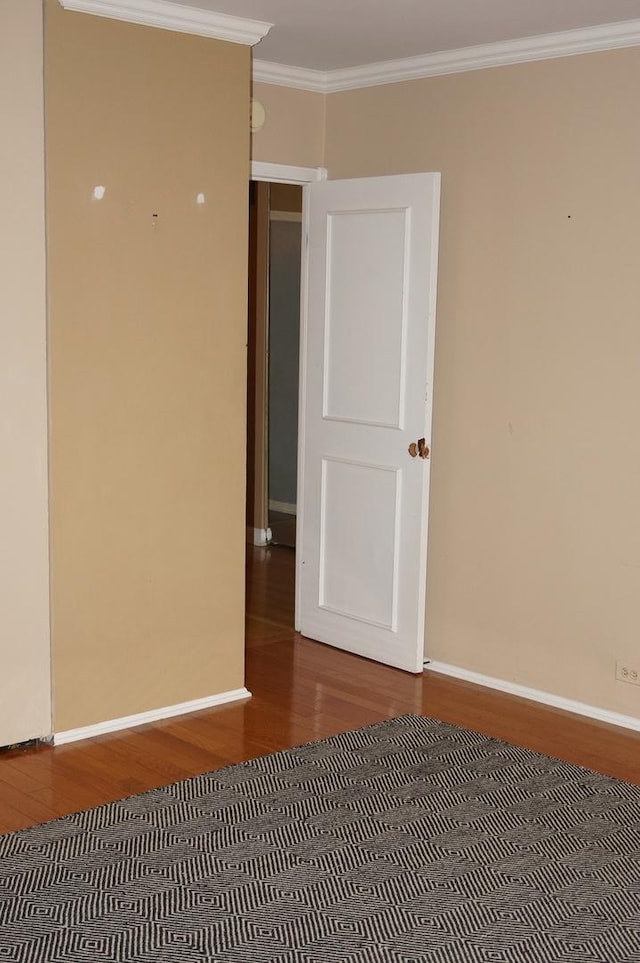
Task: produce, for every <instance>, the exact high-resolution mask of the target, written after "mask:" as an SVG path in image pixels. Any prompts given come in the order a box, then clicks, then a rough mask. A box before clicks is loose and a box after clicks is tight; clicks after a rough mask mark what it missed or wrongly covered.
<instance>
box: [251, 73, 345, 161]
mask: <svg viewBox="0 0 640 963" xmlns="http://www.w3.org/2000/svg"><path fill="white" fill-rule="evenodd" d="M252 96H253V97H255V98H256V99H257V100H259V101H260V102H261V103H262V104H263V105H264V108H265V111H266V119H265V122H264V127H263V128H262V129H261V130H259V131H256V133H255V134H253V136H252V138H251V159H252V160H254V161H264V162H269V163H271V164H291V165H293V166H296V167H321V166H322V164H323V163H324V120H325V106H326V98H325V97H324V95H323V94H316V93H313V92H311V91H308V90H293V89H292V88H290V87H277V86H275V85H273V84H254V85H253V91H252Z"/></svg>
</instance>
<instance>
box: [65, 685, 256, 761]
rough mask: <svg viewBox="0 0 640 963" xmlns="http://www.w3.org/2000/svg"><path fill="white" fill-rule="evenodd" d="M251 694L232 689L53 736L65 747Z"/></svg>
mask: <svg viewBox="0 0 640 963" xmlns="http://www.w3.org/2000/svg"><path fill="white" fill-rule="evenodd" d="M250 698H251V693H250V692H249V690H248V689H245V688H244V686H243V688H242V689H231V690H230V691H229V692H219V693H218V695H214V696H207V697H205V698H204V699H193V700H192V701H191V702H180V703H178V704H177V705H173V706H164V707H163V708H162V709H152V710H151V711H150V712H138V713H136V715H134V716H122V717H121V718H120V719H107V720H106V722H97V723H96V724H95V725H92V726H82V727H81V728H79V729H66V730H65V731H64V732H56V733H55V734H54V736H53V744H54V746H64V745H65V744H66V743H68V742H78V741H79V740H80V739H92V738H94V737H95V736H103V735H105V733H107V732H120V731H121V730H122V729H132V728H134V727H135V726H146V725H149V723H150V722H160V721H161V720H162V719H172V718H173V717H174V716H182V715H185V714H186V713H188V712H202V710H203V709H210V708H212V707H213V706H222V705H226V703H227V702H237V701H239V700H240V699H250Z"/></svg>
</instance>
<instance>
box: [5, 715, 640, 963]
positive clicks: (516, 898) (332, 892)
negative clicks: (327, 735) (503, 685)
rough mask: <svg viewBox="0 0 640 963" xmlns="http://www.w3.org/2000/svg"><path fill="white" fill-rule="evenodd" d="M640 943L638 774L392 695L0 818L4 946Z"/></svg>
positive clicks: (533, 952)
mask: <svg viewBox="0 0 640 963" xmlns="http://www.w3.org/2000/svg"><path fill="white" fill-rule="evenodd" d="M6 960H11V961H18V963H72V961H73V963H102V961H109V963H123V961H127V963H134V961H135V963H151V961H153V963H205V961H207V963H213V961H215V963H232V961H233V963H267V961H269V963H325V961H331V963H337V961H341V963H416V961H429V963H431V961H433V963H489V961H491V963H496V961H504V963H530V961H541V963H556V961H558V963H559V961H571V963H623V961H625V963H638V961H640V787H637V786H632V785H628V784H626V783H621V782H619V781H617V780H615V779H611V778H608V777H606V776H601V775H598V774H596V773H593V772H590V771H588V770H585V769H581V768H578V767H576V766H571V765H568V764H566V763H563V762H559V761H558V760H555V759H550V758H547V757H545V756H541V755H538V754H536V753H534V752H530V751H527V750H524V749H518V748H516V747H514V746H511V745H508V744H506V743H504V742H500V741H497V740H495V739H490V738H487V737H486V736H482V735H479V734H477V733H473V732H468V731H466V730H464V729H460V728H457V727H455V726H451V725H446V724H443V723H440V722H437V721H434V720H431V719H424V718H421V717H417V716H404V717H402V718H399V719H394V720H391V721H388V722H383V723H380V724H377V725H374V726H370V727H368V728H365V729H360V730H357V731H355V732H349V733H346V734H345V735H340V736H336V737H335V738H331V739H325V740H323V741H321V742H315V743H310V744H309V745H306V746H302V747H300V748H298V749H293V750H290V751H287V752H280V753H277V754H275V755H271V756H266V757H264V758H262V759H256V760H254V761H252V762H247V763H242V764H240V765H236V766H231V767H229V768H227V769H222V770H218V771H217V772H212V773H209V774H208V775H205V776H198V777H196V778H194V779H189V780H187V781H186V782H181V783H176V784H174V785H171V786H167V787H165V788H162V789H157V790H153V791H151V792H148V793H144V794H142V795H139V796H132V797H130V798H129V799H125V800H122V801H121V802H116V803H112V804H109V805H106V806H101V807H99V808H97V809H92V810H88V811H86V812H81V813H78V814H77V815H73V816H69V817H66V818H64V819H59V820H56V821H54V822H50V823H46V824H43V825H40V826H36V827H33V828H31V829H28V830H24V831H22V832H17V833H12V834H10V835H8V836H0V961H6Z"/></svg>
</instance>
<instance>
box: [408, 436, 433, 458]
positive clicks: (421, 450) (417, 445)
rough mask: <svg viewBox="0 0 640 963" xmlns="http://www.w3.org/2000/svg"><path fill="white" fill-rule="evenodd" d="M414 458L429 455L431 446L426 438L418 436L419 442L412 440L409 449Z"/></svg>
mask: <svg viewBox="0 0 640 963" xmlns="http://www.w3.org/2000/svg"><path fill="white" fill-rule="evenodd" d="M407 451H408V452H409V454H410V455H411V457H412V458H416V456H417V455H420V457H421V458H428V457H429V446H428V444H427V442H426V439H425V438H418V440H417V442H416V441H412V442H411V444H410V445H409V448H408V449H407Z"/></svg>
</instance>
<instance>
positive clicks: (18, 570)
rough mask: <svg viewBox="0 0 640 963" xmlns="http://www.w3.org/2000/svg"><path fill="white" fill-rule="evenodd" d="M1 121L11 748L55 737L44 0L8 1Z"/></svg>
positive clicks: (2, 418) (6, 662)
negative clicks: (51, 655) (51, 642)
mask: <svg viewBox="0 0 640 963" xmlns="http://www.w3.org/2000/svg"><path fill="white" fill-rule="evenodd" d="M0 120H1V130H2V133H1V135H0V136H1V137H2V145H3V146H2V149H0V211H1V217H0V463H1V467H0V745H7V744H10V743H13V742H19V741H23V740H26V739H31V738H37V737H40V736H47V735H49V733H50V732H51V700H50V667H49V666H50V660H49V568H48V532H47V525H48V522H47V400H46V386H47V374H46V304H45V256H44V137H43V81H42V7H41V3H40V0H2V3H1V4H0ZM7 148H8V149H7Z"/></svg>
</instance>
